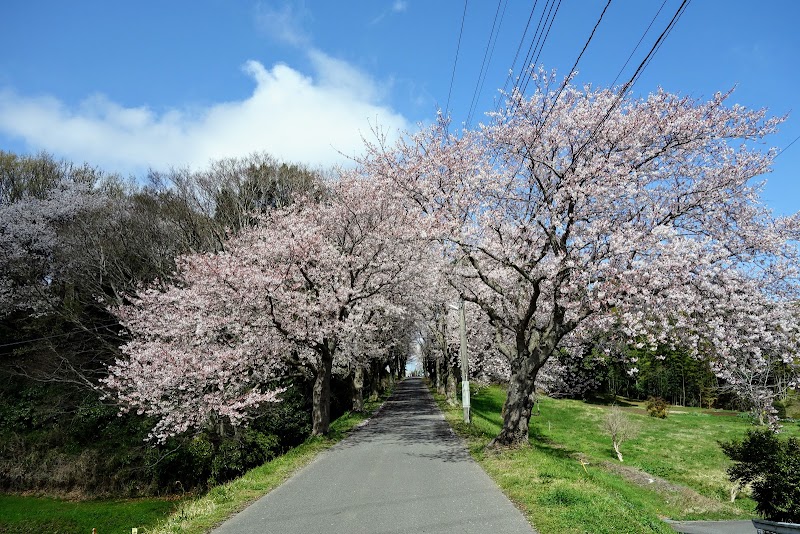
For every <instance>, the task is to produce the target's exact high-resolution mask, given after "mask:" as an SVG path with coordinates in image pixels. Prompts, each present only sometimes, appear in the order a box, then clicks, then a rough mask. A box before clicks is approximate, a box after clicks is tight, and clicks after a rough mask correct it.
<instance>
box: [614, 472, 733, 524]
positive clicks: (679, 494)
mask: <svg viewBox="0 0 800 534" xmlns="http://www.w3.org/2000/svg"><path fill="white" fill-rule="evenodd" d="M602 465H603V468H605V469H606V470H608V471H611V472H612V473H615V474H617V475H620V476H621V477H622V478H624V479H625V480H627V481H628V482H632V483H634V484H636V485H637V486H641V487H644V488H649V489H651V490H653V491H655V492H657V493H659V494H660V495H662V496H663V497H664V499H665V500H666V501H667V502H668V503H669V504H673V505H676V506H677V507H679V508H681V509H682V510H683V511H684V513H686V514H687V515H688V514H695V513H696V514H703V513H709V512H727V513H730V514H731V515H732V516H733V515H737V516H738V515H740V514H741V510H740V509H739V508H737V507H735V506H733V505H732V504H730V503H726V502H722V501H720V500H718V499H712V498H709V497H706V496H705V495H701V494H699V493H697V492H696V491H695V490H693V489H691V488H688V487H686V486H682V485H680V484H675V483H673V482H670V481H669V480H666V479H664V478H661V477H658V476H655V475H651V474H650V473H648V472H646V471H642V470H641V469H638V468H636V467H632V466H630V465H624V464H620V463H614V462H603V464H602Z"/></svg>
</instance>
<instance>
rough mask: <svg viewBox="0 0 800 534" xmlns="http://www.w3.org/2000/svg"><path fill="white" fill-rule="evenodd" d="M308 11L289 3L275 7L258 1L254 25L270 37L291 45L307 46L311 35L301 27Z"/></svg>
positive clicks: (307, 15)
mask: <svg viewBox="0 0 800 534" xmlns="http://www.w3.org/2000/svg"><path fill="white" fill-rule="evenodd" d="M309 16H310V15H309V13H308V11H306V10H305V9H303V8H302V6H300V7H295V6H292V5H291V4H288V3H286V4H283V6H281V7H276V6H273V5H269V4H262V3H259V4H258V5H257V6H256V25H257V26H258V28H259V29H260V30H261V31H263V32H264V33H266V34H267V35H268V36H270V37H271V38H273V39H275V40H276V41H280V42H282V43H286V44H290V45H293V46H307V45H309V44H310V43H311V36H310V35H309V34H308V33H307V32H306V31H305V30H304V29H303V21H304V20H305V19H307V18H308V17H309Z"/></svg>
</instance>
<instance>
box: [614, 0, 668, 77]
mask: <svg viewBox="0 0 800 534" xmlns="http://www.w3.org/2000/svg"><path fill="white" fill-rule="evenodd" d="M665 5H667V0H664V1H663V2H662V3H661V7H659V8H658V11H656V14H655V16H654V17H653V20H651V21H650V24H648V26H647V29H646V30H645V31H644V33H643V34H642V36H641V37H640V38H639V42H638V43H636V46H635V47H633V50H631V53H630V55H629V56H628V59H626V60H625V64H624V65H622V68H621V69H619V72H618V73H617V77H616V78H614V81H613V82H611V87H614V85H616V83H617V80H619V77H620V76H622V71H624V70H625V67H627V66H628V63H630V61H631V58H632V57H633V54H635V53H636V51H637V50H638V49H639V45H641V44H642V41H644V38H645V36H646V35H647V34H648V32H649V31H650V28H652V27H653V24H654V23H655V21H656V19H657V18H658V16H659V15H660V14H661V10H662V9H664V6H665Z"/></svg>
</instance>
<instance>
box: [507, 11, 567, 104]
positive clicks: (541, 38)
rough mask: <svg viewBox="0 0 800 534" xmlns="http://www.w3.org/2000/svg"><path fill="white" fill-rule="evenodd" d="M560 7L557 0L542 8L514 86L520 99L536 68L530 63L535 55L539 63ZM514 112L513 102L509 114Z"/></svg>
mask: <svg viewBox="0 0 800 534" xmlns="http://www.w3.org/2000/svg"><path fill="white" fill-rule="evenodd" d="M560 7H561V0H559V2H558V5H556V3H555V0H548V1H547V3H546V4H545V5H544V7H543V8H542V14H541V15H540V16H539V23H538V24H537V25H536V30H535V31H534V34H533V37H531V44H530V46H529V47H528V53H527V54H526V55H525V61H524V63H523V65H524V67H523V71H522V74H521V75H520V76H519V77H518V78H517V84H516V85H515V86H514V87H515V89H517V92H519V93H520V97H521V96H522V95H523V94H524V93H525V90H526V89H527V87H528V83H529V82H530V79H531V76H532V74H533V69H534V68H535V66H534V65H531V64H530V61H531V60H532V58H533V57H534V54H535V57H536V58H537V61H538V58H539V54H540V53H541V51H542V49H543V48H544V43H545V41H546V40H547V35H549V34H550V27H552V25H553V21H554V20H555V17H556V15H557V14H558V8H560ZM553 8H555V12H554V11H553ZM551 13H552V18H551ZM548 23H549V26H548ZM545 27H547V28H548V29H547V35H545ZM537 51H538V52H537ZM513 110H514V102H513V101H512V103H511V106H510V107H509V113H513Z"/></svg>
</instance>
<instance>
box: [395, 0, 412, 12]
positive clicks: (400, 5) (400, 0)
mask: <svg viewBox="0 0 800 534" xmlns="http://www.w3.org/2000/svg"><path fill="white" fill-rule="evenodd" d="M406 9H408V2H406V1H405V0H395V2H394V4H392V11H394V12H395V13H402V12H403V11H405V10H406Z"/></svg>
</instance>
